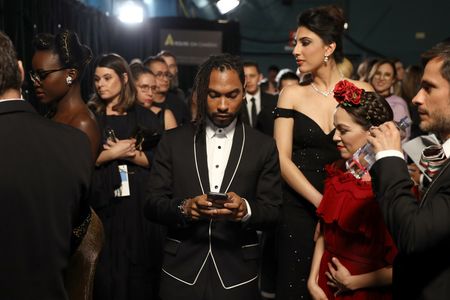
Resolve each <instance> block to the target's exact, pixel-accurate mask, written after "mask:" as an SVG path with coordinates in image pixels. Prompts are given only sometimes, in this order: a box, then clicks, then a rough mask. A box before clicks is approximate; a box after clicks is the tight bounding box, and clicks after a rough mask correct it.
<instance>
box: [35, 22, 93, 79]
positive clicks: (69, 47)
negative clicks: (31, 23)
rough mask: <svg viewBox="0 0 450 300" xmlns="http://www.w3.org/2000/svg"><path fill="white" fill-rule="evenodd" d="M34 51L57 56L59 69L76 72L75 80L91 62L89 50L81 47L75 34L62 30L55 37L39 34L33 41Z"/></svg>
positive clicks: (84, 46) (83, 46) (86, 47)
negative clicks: (46, 52) (59, 64)
mask: <svg viewBox="0 0 450 300" xmlns="http://www.w3.org/2000/svg"><path fill="white" fill-rule="evenodd" d="M33 47H34V51H46V50H48V51H51V52H52V53H55V54H57V55H58V58H59V62H60V63H61V67H65V68H68V69H75V70H77V71H78V77H77V80H80V78H81V76H82V75H83V72H84V69H85V67H86V65H87V64H88V63H89V62H90V61H91V60H92V52H91V49H90V48H89V47H88V46H86V45H82V44H81V43H80V41H79V39H78V36H77V34H76V33H75V32H73V31H69V30H63V31H61V32H60V33H58V34H57V35H52V34H49V33H40V34H38V35H36V37H35V38H34V40H33Z"/></svg>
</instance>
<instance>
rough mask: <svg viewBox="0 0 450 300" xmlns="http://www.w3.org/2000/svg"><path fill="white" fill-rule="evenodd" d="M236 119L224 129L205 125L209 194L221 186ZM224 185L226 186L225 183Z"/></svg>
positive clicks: (248, 207) (248, 212) (209, 124)
mask: <svg viewBox="0 0 450 300" xmlns="http://www.w3.org/2000/svg"><path fill="white" fill-rule="evenodd" d="M236 122H237V119H234V121H233V122H231V124H230V125H228V126H227V127H224V128H219V127H217V126H215V125H214V124H213V123H212V122H211V121H210V120H207V123H206V156H207V160H208V176H209V188H210V190H211V192H219V191H220V187H221V185H222V183H223V182H222V181H223V176H224V174H225V169H226V167H227V164H228V158H229V157H230V153H231V147H232V146H233V137H234V132H235V130H236ZM224 184H228V182H225V183H224ZM244 201H245V203H246V205H247V215H246V216H245V217H244V218H243V219H242V221H246V220H248V219H249V218H250V216H251V209H250V205H249V204H248V202H247V200H245V199H244Z"/></svg>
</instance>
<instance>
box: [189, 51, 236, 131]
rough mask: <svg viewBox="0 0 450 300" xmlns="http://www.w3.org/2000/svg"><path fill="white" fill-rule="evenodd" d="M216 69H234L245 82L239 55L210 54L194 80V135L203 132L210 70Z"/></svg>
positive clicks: (206, 112)
mask: <svg viewBox="0 0 450 300" xmlns="http://www.w3.org/2000/svg"><path fill="white" fill-rule="evenodd" d="M213 70H218V71H220V72H224V71H225V70H234V71H236V73H237V74H238V75H239V79H240V80H241V83H242V86H244V83H245V77H244V68H243V65H242V62H241V60H240V59H239V57H237V56H234V55H231V54H227V53H226V54H220V55H212V56H210V57H209V58H208V60H206V61H205V62H204V63H203V64H202V65H200V68H199V70H198V72H197V75H196V76H195V80H194V86H193V92H194V93H195V95H196V100H197V116H196V118H195V120H196V123H195V125H196V135H199V134H201V133H202V132H203V130H204V129H205V125H206V118H207V115H208V104H207V100H208V88H209V79H210V76H211V72H212V71H213Z"/></svg>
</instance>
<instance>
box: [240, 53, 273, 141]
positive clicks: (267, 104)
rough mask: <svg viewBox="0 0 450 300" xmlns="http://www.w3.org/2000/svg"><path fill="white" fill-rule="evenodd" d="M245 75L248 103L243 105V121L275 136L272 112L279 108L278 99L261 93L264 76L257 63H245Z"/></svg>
mask: <svg viewBox="0 0 450 300" xmlns="http://www.w3.org/2000/svg"><path fill="white" fill-rule="evenodd" d="M244 74H245V98H246V100H247V101H246V103H244V104H243V105H242V109H241V117H242V121H243V122H244V123H245V124H248V125H251V126H252V127H253V128H256V129H258V130H259V131H261V132H263V133H265V134H267V135H270V136H273V124H274V119H273V114H272V112H273V110H274V109H275V107H276V106H277V101H278V98H277V97H276V96H274V95H271V94H268V93H265V92H263V91H261V88H260V87H259V82H260V81H261V79H262V74H261V71H260V69H259V66H258V64H257V63H255V62H250V61H247V62H244ZM255 116H256V117H255Z"/></svg>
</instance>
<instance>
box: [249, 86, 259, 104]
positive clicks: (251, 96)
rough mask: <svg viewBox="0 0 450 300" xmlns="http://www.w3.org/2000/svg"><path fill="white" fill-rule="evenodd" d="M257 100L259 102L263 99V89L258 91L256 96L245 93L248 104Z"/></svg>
mask: <svg viewBox="0 0 450 300" xmlns="http://www.w3.org/2000/svg"><path fill="white" fill-rule="evenodd" d="M252 98H255V101H258V100H259V99H261V89H258V91H257V92H256V93H255V94H254V95H250V94H249V93H245V99H247V103H249V102H250V99H252Z"/></svg>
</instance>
